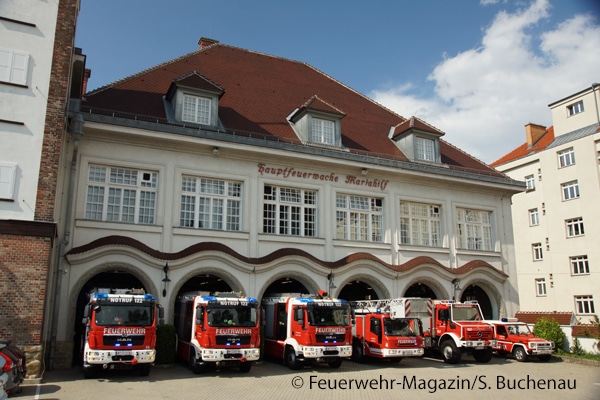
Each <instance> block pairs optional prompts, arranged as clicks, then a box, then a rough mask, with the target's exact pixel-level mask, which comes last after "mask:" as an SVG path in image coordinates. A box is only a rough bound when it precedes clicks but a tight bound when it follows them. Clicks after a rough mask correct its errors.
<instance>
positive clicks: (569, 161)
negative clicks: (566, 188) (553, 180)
mask: <svg viewBox="0 0 600 400" xmlns="http://www.w3.org/2000/svg"><path fill="white" fill-rule="evenodd" d="M557 155H558V168H565V167H568V166H569V165H574V164H575V151H574V150H573V148H572V147H569V148H568V149H565V150H561V151H559V152H558V153H557Z"/></svg>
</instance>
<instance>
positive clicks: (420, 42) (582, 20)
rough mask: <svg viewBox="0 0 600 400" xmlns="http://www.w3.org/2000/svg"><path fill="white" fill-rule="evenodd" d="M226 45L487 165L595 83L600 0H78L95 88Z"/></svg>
mask: <svg viewBox="0 0 600 400" xmlns="http://www.w3.org/2000/svg"><path fill="white" fill-rule="evenodd" d="M201 37H207V38H211V39H215V40H218V41H219V42H220V43H222V44H225V45H230V46H235V47H239V48H243V49H248V50H252V51H257V52H260V53H265V54H269V55H273V56H277V57H283V58H287V59H290V60H295V61H301V62H305V63H307V64H310V65H311V66H313V67H314V68H316V69H318V70H320V71H321V72H323V73H325V74H327V75H329V76H331V77H332V78H334V79H336V80H337V81H339V82H341V83H343V84H344V85H347V86H349V87H351V88H352V89H354V90H356V91H357V92H360V93H362V94H363V95H365V96H367V97H369V98H371V99H373V100H374V101H376V102H378V103H379V104H381V105H383V106H385V107H387V108H389V109H390V110H392V111H394V112H396V113H397V114H399V115H401V116H403V117H405V118H409V117H411V116H415V117H418V118H421V119H423V120H424V121H426V122H427V123H429V124H431V125H433V126H435V127H436V128H438V129H440V130H441V131H443V132H445V135H444V136H443V139H444V140H446V141H447V142H449V143H451V144H452V145H454V146H456V147H458V148H460V149H461V150H463V151H465V152H467V153H469V154H471V155H473V156H475V157H477V158H478V159H480V160H482V161H484V162H486V163H491V162H493V161H495V160H497V159H498V158H500V157H502V156H503V155H505V154H506V153H508V152H509V151H511V150H512V149H514V148H516V147H518V146H519V145H521V144H522V143H524V142H525V125H526V124H528V123H535V124H540V125H544V126H550V125H551V124H552V119H551V114H550V109H549V108H548V104H551V103H553V102H555V101H557V100H560V99H563V98H565V97H567V96H569V95H571V94H574V93H576V92H579V91H581V90H584V89H587V88H589V87H590V86H591V85H592V84H593V83H595V82H600V1H599V0H419V1H414V0H385V1H383V0H369V1H366V0H363V1H358V0H304V1H302V2H298V1H291V0H254V1H249V0H212V1H205V0H168V1H167V0H102V1H99V0H81V10H80V13H79V17H78V21H77V29H76V40H75V45H76V46H77V47H80V48H81V49H82V52H83V54H85V55H86V57H87V59H86V66H87V68H90V69H91V70H92V75H91V78H90V80H89V82H88V91H90V90H93V89H97V88H100V87H102V86H105V85H108V84H110V83H113V82H115V81H118V80H120V79H123V78H126V77H128V76H130V75H133V74H136V73H138V72H141V71H143V70H145V69H148V68H152V67H154V66H156V65H158V64H162V63H163V62H167V61H169V60H172V59H174V58H177V57H179V56H182V55H185V54H187V53H190V52H193V51H195V50H197V49H198V40H199V39H200V38H201Z"/></svg>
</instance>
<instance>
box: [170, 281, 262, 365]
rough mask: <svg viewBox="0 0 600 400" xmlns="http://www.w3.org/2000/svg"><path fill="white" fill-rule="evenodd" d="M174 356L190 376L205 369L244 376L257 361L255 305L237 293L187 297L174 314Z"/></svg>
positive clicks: (187, 295) (255, 301) (258, 356)
mask: <svg viewBox="0 0 600 400" xmlns="http://www.w3.org/2000/svg"><path fill="white" fill-rule="evenodd" d="M175 328H176V330H177V337H178V341H177V354H178V356H179V358H180V359H182V360H184V361H187V362H188V365H189V367H190V368H191V369H192V371H193V372H194V373H199V372H202V371H203V370H204V369H205V368H206V367H208V366H211V365H212V366H215V367H218V368H219V367H239V369H240V371H241V372H248V371H250V369H251V367H252V362H254V361H258V359H259V358H260V326H259V307H258V301H257V300H256V299H255V298H252V297H244V296H243V295H242V294H241V293H208V292H205V293H188V294H184V295H182V296H181V297H180V299H179V300H178V304H177V307H176V314H175Z"/></svg>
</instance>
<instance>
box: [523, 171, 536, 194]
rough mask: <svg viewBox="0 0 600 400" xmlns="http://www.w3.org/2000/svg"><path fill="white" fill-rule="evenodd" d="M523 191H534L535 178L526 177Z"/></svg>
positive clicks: (531, 176)
mask: <svg viewBox="0 0 600 400" xmlns="http://www.w3.org/2000/svg"><path fill="white" fill-rule="evenodd" d="M525 190H526V191H527V192H530V191H532V190H535V177H534V176H533V175H527V176H526V177H525Z"/></svg>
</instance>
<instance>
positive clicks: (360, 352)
mask: <svg viewBox="0 0 600 400" xmlns="http://www.w3.org/2000/svg"><path fill="white" fill-rule="evenodd" d="M352 361H354V362H357V363H363V362H365V350H364V349H363V346H362V343H360V342H354V344H353V345H352Z"/></svg>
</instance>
